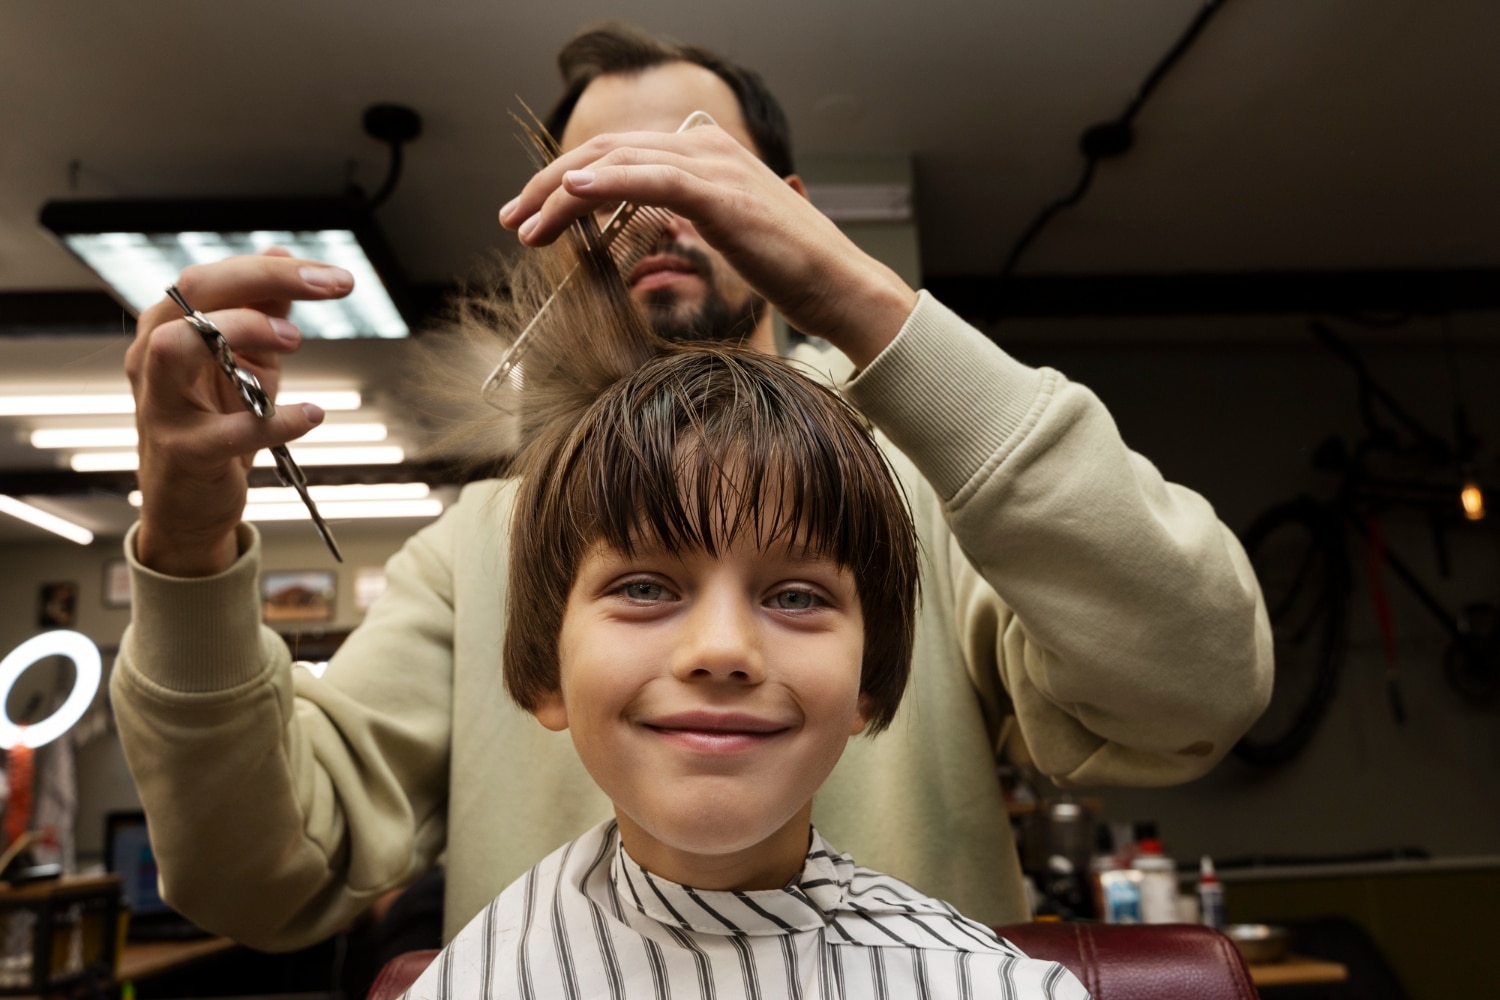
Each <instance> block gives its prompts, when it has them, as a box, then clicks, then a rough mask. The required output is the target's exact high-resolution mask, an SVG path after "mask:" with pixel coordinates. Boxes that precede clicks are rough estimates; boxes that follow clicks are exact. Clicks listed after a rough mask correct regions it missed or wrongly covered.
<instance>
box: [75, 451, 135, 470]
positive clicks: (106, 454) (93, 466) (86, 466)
mask: <svg viewBox="0 0 1500 1000" xmlns="http://www.w3.org/2000/svg"><path fill="white" fill-rule="evenodd" d="M140 466H141V456H139V455H137V454H136V453H135V452H133V451H80V452H78V453H77V454H76V455H74V456H73V457H71V458H69V459H68V467H69V468H71V469H72V470H73V471H74V472H134V471H135V470H136V469H138V468H140Z"/></svg>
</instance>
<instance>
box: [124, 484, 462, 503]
mask: <svg viewBox="0 0 1500 1000" xmlns="http://www.w3.org/2000/svg"><path fill="white" fill-rule="evenodd" d="M307 492H308V493H310V494H312V498H313V499H314V500H315V501H317V502H318V503H323V502H324V501H333V500H421V499H424V498H425V497H427V496H428V495H429V494H430V493H431V492H432V487H430V486H428V485H427V484H426V483H345V484H342V485H330V486H309V487H308V488H307ZM245 499H246V501H247V502H248V503H298V504H300V503H301V502H302V498H301V497H299V496H298V495H297V491H296V490H294V489H292V488H291V487H290V486H254V487H251V488H250V490H249V495H248V496H247V497H246V498H245ZM129 500H130V505H131V506H132V507H139V506H140V505H141V491H140V490H131V491H130V496H129Z"/></svg>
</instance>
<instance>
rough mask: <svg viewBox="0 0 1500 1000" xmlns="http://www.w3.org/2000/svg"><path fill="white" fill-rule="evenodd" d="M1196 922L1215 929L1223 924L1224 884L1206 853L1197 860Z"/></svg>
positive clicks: (1212, 860) (1211, 859)
mask: <svg viewBox="0 0 1500 1000" xmlns="http://www.w3.org/2000/svg"><path fill="white" fill-rule="evenodd" d="M1198 922H1199V923H1202V924H1205V925H1207V926H1209V927H1212V928H1214V929H1215V930H1219V929H1221V928H1223V926H1224V886H1223V884H1222V883H1221V882H1220V881H1219V876H1218V875H1217V874H1215V873H1214V859H1213V858H1211V857H1209V856H1208V855H1207V854H1205V855H1203V857H1202V858H1201V859H1200V860H1199V862H1198Z"/></svg>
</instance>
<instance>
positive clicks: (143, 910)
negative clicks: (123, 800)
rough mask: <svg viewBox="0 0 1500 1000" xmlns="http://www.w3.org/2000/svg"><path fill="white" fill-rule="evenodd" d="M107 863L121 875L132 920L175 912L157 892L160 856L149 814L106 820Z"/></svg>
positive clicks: (125, 814) (109, 816) (114, 815)
mask: <svg viewBox="0 0 1500 1000" xmlns="http://www.w3.org/2000/svg"><path fill="white" fill-rule="evenodd" d="M104 863H105V865H106V866H107V867H108V869H109V871H111V872H113V873H114V874H116V875H119V876H120V890H121V892H123V893H124V895H125V905H126V906H128V907H129V908H130V915H131V916H132V917H149V916H156V915H158V914H168V913H172V912H173V911H172V908H171V907H170V906H168V905H167V904H166V903H164V902H162V898H161V895H160V894H159V893H158V892H157V891H156V856H155V855H154V854H152V853H151V840H150V838H149V837H148V836H147V835H146V814H145V813H141V812H112V813H109V814H107V815H106V816H105V817H104Z"/></svg>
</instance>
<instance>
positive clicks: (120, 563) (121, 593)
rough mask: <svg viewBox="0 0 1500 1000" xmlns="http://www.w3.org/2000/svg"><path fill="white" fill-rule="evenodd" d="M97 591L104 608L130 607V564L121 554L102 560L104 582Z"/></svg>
mask: <svg viewBox="0 0 1500 1000" xmlns="http://www.w3.org/2000/svg"><path fill="white" fill-rule="evenodd" d="M99 592H100V594H102V595H103V599H104V606H105V607H106V608H128V607H130V565H129V564H128V563H127V562H125V558H124V557H123V556H121V557H120V558H118V559H106V560H104V582H103V586H101V587H100V590H99Z"/></svg>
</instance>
